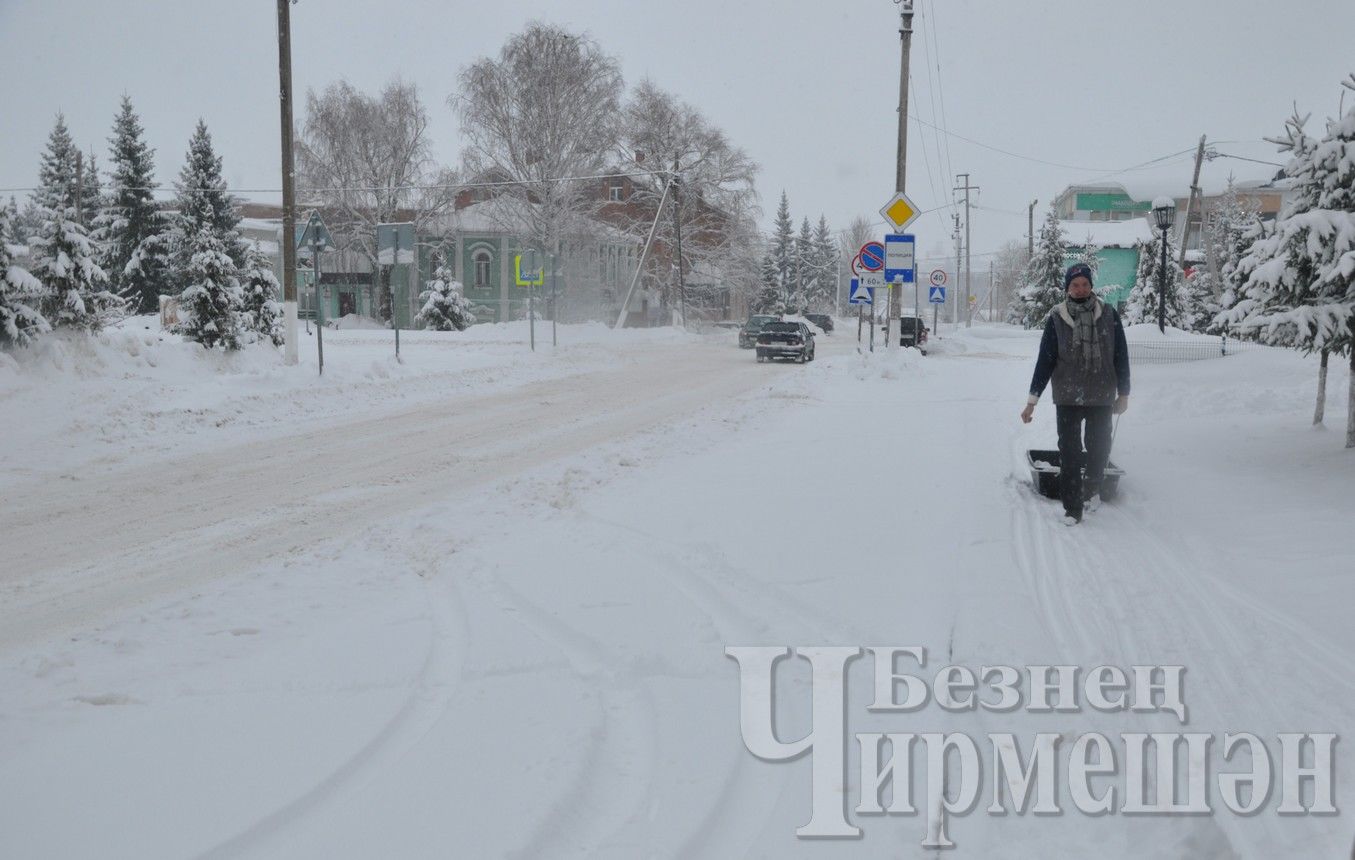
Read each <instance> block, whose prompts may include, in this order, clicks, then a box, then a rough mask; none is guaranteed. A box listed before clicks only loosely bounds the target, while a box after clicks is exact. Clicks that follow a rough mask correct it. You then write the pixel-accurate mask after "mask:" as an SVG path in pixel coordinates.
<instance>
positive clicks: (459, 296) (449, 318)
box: [414, 265, 475, 331]
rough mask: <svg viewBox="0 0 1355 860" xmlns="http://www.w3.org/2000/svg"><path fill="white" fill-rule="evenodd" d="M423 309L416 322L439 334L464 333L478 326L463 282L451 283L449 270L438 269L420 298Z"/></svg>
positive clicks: (444, 267)
mask: <svg viewBox="0 0 1355 860" xmlns="http://www.w3.org/2000/svg"><path fill="white" fill-rule="evenodd" d="M419 298H420V299H421V300H422V301H423V308H422V309H421V310H420V311H419V315H418V316H417V317H415V318H414V321H415V322H417V323H419V324H421V325H424V326H427V327H428V328H431V329H434V330H436V331H465V330H466V329H468V328H470V327H471V326H472V325H473V324H474V323H475V314H473V313H471V309H470V302H468V301H466V296H465V293H463V292H462V289H461V282H460V281H456V280H453V279H452V275H451V272H448V271H447V267H446V266H441V265H440V266H438V268H437V270H436V271H435V272H434V273H433V280H431V281H429V282H428V289H426V290H424V291H423V292H422V293H420V294H419Z"/></svg>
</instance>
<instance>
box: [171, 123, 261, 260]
mask: <svg viewBox="0 0 1355 860" xmlns="http://www.w3.org/2000/svg"><path fill="white" fill-rule="evenodd" d="M174 188H175V190H176V191H177V192H178V199H177V207H178V213H177V214H176V216H175V219H174V222H175V223H174V228H173V241H172V243H171V244H172V246H173V248H174V251H173V260H174V267H175V268H176V269H179V270H181V271H183V270H186V268H187V265H188V263H189V257H191V256H192V255H193V254H195V253H197V250H196V249H197V248H198V244H197V243H196V242H195V241H194V237H195V236H196V235H197V234H198V233H200V232H203V231H210V232H211V233H212V234H213V235H215V236H216V238H217V239H218V240H219V241H220V242H221V245H222V247H223V248H224V249H225V251H226V253H227V255H228V256H230V258H231V261H232V262H233V263H234V264H235V265H236V266H237V267H238V266H239V265H240V263H241V262H242V261H243V259H244V247H243V246H242V245H241V244H240V238H239V234H237V233H236V231H235V228H236V226H237V225H238V224H239V223H240V215H239V213H238V212H237V211H236V201H235V199H234V198H233V197H231V195H230V194H229V193H228V192H227V191H226V180H225V179H224V178H223V177H222V175H221V157H220V156H218V155H217V154H216V152H215V151H214V150H213V148H212V136H211V134H210V133H208V131H207V124H206V123H205V122H203V121H202V120H198V125H197V128H196V129H195V130H194V131H193V136H192V138H191V139H190V140H189V142H188V154H187V157H186V159H185V162H184V166H183V169H182V170H180V171H179V180H178V181H177V182H176V183H175V184H174Z"/></svg>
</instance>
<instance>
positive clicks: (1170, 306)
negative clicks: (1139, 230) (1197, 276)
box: [1124, 230, 1195, 330]
mask: <svg viewBox="0 0 1355 860" xmlns="http://www.w3.org/2000/svg"><path fill="white" fill-rule="evenodd" d="M1162 241H1163V240H1162V233H1161V231H1156V230H1155V231H1154V232H1153V238H1152V239H1150V240H1148V241H1147V242H1141V243H1140V244H1139V265H1138V269H1137V270H1136V271H1135V274H1134V289H1132V290H1130V292H1129V300H1128V301H1127V302H1126V303H1125V309H1124V319H1125V323H1126V324H1128V325H1136V324H1138V323H1156V322H1157V318H1158V313H1157V311H1158V302H1159V299H1158V295H1159V293H1160V292H1161V285H1159V284H1158V275H1159V272H1161V271H1162ZM1166 241H1167V288H1166V313H1165V317H1164V318H1165V320H1166V324H1167V325H1169V326H1172V327H1174V328H1179V329H1186V330H1189V329H1190V328H1191V325H1192V324H1193V322H1194V319H1195V317H1194V313H1193V310H1194V309H1192V308H1191V307H1190V302H1189V297H1188V295H1187V293H1186V288H1185V277H1184V276H1183V275H1182V273H1181V267H1180V266H1179V265H1178V264H1177V262H1176V254H1177V250H1176V248H1177V246H1176V242H1174V241H1172V236H1171V233H1170V231H1168V233H1167V239H1166Z"/></svg>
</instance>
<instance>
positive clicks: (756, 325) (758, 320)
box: [739, 314, 781, 349]
mask: <svg viewBox="0 0 1355 860" xmlns="http://www.w3.org/2000/svg"><path fill="white" fill-rule="evenodd" d="M780 320H781V318H780V317H778V316H775V315H773V314H753V315H752V316H751V317H749V318H748V322H746V323H744V324H743V328H741V329H739V349H752V348H753V347H754V346H756V345H757V336H758V332H760V331H762V327H763V326H765V325H767V324H768V323H774V322H779V321H780Z"/></svg>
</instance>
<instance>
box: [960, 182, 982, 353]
mask: <svg viewBox="0 0 1355 860" xmlns="http://www.w3.org/2000/svg"><path fill="white" fill-rule="evenodd" d="M962 176H963V177H964V185H960V186H956V188H955V189H954V190H956V191H963V192H964V314H965V323H964V324H965V328H969V327H970V326H971V325H972V324H973V322H974V320H973V316H974V315H973V314H972V313H971V312H970V310H969V296H970V283H969V282H970V280H972V279H973V277H974V267H973V261H972V260H971V259H970V256H969V192H970V191H978V190H979V187H978V186H977V185H970V184H969V174H968V173H957V174H956V175H955V180H956V181H957V182H958V181H959V180H960V177H962Z"/></svg>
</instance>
